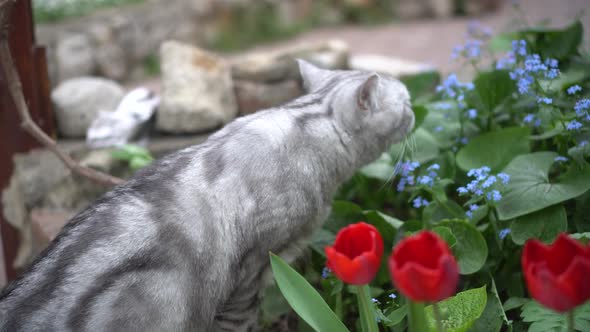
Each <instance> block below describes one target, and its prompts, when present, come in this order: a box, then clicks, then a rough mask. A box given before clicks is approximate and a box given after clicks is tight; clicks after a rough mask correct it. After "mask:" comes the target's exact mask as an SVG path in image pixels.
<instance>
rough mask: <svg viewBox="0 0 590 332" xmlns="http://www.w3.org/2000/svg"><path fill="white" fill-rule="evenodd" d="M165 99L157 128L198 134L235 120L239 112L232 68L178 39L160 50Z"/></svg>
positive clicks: (161, 106)
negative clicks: (231, 72)
mask: <svg viewBox="0 0 590 332" xmlns="http://www.w3.org/2000/svg"><path fill="white" fill-rule="evenodd" d="M160 58H161V68H162V101H161V104H160V107H159V108H158V110H157V112H156V128H157V129H158V130H160V131H164V132H170V133H195V132H202V131H206V130H210V129H213V128H216V127H219V126H220V125H223V124H225V123H227V122H229V121H231V120H232V119H233V118H234V117H235V116H236V114H237V105H236V101H235V97H234V92H233V83H232V78H231V74H230V68H229V66H228V65H227V64H226V62H225V61H224V60H223V59H222V58H220V57H219V56H216V55H214V54H211V53H209V52H206V51H204V50H201V49H199V48H196V47H193V46H190V45H186V44H182V43H179V42H176V41H167V42H165V43H163V44H162V47H161V49H160Z"/></svg>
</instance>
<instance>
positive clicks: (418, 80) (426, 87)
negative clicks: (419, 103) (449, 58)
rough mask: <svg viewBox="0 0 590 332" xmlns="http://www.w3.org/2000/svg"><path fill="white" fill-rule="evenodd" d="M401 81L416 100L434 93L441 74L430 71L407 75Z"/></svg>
mask: <svg viewBox="0 0 590 332" xmlns="http://www.w3.org/2000/svg"><path fill="white" fill-rule="evenodd" d="M399 80H400V81H401V82H402V83H404V85H405V86H406V88H407V89H408V91H409V92H410V96H411V97H412V100H415V99H416V98H417V97H419V96H423V95H425V94H428V93H432V92H434V89H435V88H436V86H437V84H438V83H439V82H440V73H439V72H437V71H429V72H424V73H419V74H415V75H405V76H402V77H400V79H399ZM414 111H415V110H414ZM416 123H418V122H416ZM416 127H418V125H416Z"/></svg>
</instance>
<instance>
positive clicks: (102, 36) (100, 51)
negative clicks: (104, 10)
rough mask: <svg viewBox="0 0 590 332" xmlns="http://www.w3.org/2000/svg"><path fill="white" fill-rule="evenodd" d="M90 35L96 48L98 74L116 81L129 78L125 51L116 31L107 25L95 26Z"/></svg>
mask: <svg viewBox="0 0 590 332" xmlns="http://www.w3.org/2000/svg"><path fill="white" fill-rule="evenodd" d="M90 34H91V36H92V38H93V41H94V45H95V46H96V53H95V58H96V66H97V69H98V73H99V74H101V75H103V76H105V77H107V78H111V79H114V80H121V79H124V78H125V77H126V76H127V59H126V55H125V51H124V50H123V48H122V47H121V46H120V45H119V43H118V41H117V38H116V36H115V29H113V28H112V27H110V26H105V25H94V26H93V27H92V28H91V30H90Z"/></svg>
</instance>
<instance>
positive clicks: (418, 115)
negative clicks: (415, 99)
mask: <svg viewBox="0 0 590 332" xmlns="http://www.w3.org/2000/svg"><path fill="white" fill-rule="evenodd" d="M412 110H414V130H416V129H418V128H420V126H421V125H422V123H423V122H424V119H425V118H426V115H428V109H427V108H426V107H424V106H422V105H415V106H412Z"/></svg>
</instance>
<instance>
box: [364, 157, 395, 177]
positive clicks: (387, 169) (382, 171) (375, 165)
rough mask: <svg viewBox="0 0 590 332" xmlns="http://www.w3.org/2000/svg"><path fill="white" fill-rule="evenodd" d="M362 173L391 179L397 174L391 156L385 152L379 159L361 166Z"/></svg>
mask: <svg viewBox="0 0 590 332" xmlns="http://www.w3.org/2000/svg"><path fill="white" fill-rule="evenodd" d="M360 173H361V174H363V175H364V176H366V177H369V178H373V179H378V180H381V181H390V180H391V179H393V176H394V175H395V167H394V165H393V162H392V160H391V156H390V155H389V154H388V153H383V154H382V155H381V156H380V157H379V159H377V160H375V161H374V162H372V163H370V164H368V165H366V166H364V167H363V168H361V169H360Z"/></svg>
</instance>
